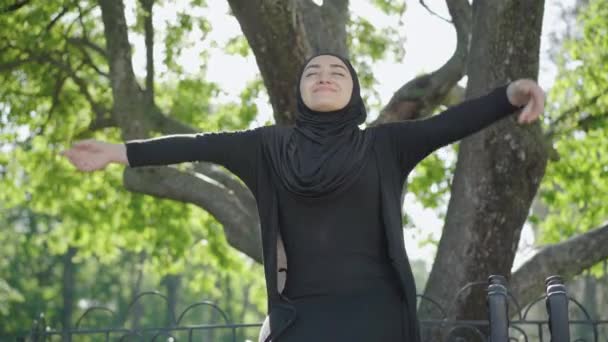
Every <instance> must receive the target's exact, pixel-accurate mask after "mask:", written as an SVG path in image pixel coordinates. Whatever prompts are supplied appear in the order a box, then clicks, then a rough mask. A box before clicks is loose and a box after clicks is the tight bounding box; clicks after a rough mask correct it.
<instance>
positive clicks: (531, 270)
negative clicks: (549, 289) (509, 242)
mask: <svg viewBox="0 0 608 342" xmlns="http://www.w3.org/2000/svg"><path fill="white" fill-rule="evenodd" d="M606 246H608V224H605V225H604V226H602V227H599V228H596V229H593V230H591V231H588V232H586V233H583V234H580V235H577V236H574V237H572V238H570V239H568V240H566V241H563V242H560V243H558V244H554V245H550V246H546V247H544V248H543V249H541V250H540V251H539V252H538V253H537V254H536V255H535V256H534V257H532V258H531V259H530V260H528V261H527V262H526V263H524V264H523V265H522V266H521V267H519V268H518V269H517V270H516V271H515V272H514V273H513V275H512V278H511V281H510V284H511V291H512V293H513V295H514V296H515V298H517V300H518V301H519V303H520V305H522V306H525V305H527V304H528V303H530V302H531V301H533V300H534V299H535V298H537V297H538V296H540V295H541V294H542V293H543V290H544V286H545V284H544V283H543V279H545V278H547V277H548V276H551V275H556V274H558V275H560V276H562V277H563V278H564V279H566V280H568V279H571V278H572V277H574V276H575V275H578V274H580V273H582V272H583V271H584V270H586V269H588V268H589V267H591V266H593V265H595V264H597V263H599V262H601V261H603V260H607V259H608V248H606Z"/></svg>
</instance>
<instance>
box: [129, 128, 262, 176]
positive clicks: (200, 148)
mask: <svg viewBox="0 0 608 342" xmlns="http://www.w3.org/2000/svg"><path fill="white" fill-rule="evenodd" d="M262 128H263V127H259V128H255V129H250V130H243V131H234V132H210V133H197V134H175V135H166V136H162V137H158V138H151V139H140V140H130V141H127V142H126V143H125V146H126V149H127V159H128V161H129V166H130V167H139V166H149V165H170V164H177V163H182V162H196V161H207V162H212V163H216V164H219V165H222V166H224V167H226V168H227V169H229V170H230V171H231V172H233V173H234V174H236V175H237V176H238V177H239V178H241V179H242V180H243V181H245V182H246V183H249V182H252V181H254V180H255V171H256V169H257V162H258V156H259V147H260V142H261V134H260V130H261V129H262Z"/></svg>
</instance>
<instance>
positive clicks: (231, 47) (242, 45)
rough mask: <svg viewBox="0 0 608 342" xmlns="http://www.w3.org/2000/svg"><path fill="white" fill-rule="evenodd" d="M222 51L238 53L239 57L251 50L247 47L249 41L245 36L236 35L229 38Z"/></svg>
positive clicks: (244, 55) (246, 54)
mask: <svg viewBox="0 0 608 342" xmlns="http://www.w3.org/2000/svg"><path fill="white" fill-rule="evenodd" d="M224 51H225V52H226V53H228V54H231V55H239V56H241V57H247V56H248V55H249V53H250V52H251V49H250V48H249V43H248V42H247V39H246V38H245V36H242V35H241V36H236V37H232V38H230V40H228V43H227V44H226V47H224Z"/></svg>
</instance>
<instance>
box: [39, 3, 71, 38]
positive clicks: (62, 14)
mask: <svg viewBox="0 0 608 342" xmlns="http://www.w3.org/2000/svg"><path fill="white" fill-rule="evenodd" d="M69 10H70V8H69V7H68V6H65V5H64V6H63V8H62V9H61V12H59V13H58V14H57V15H56V16H55V18H53V19H52V20H51V22H50V23H49V24H48V25H47V26H46V28H45V31H46V32H48V31H50V30H51V29H52V28H53V26H55V24H57V22H58V21H59V19H61V18H62V17H63V16H64V15H66V14H67V13H68V11H69Z"/></svg>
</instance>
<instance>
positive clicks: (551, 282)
mask: <svg viewBox="0 0 608 342" xmlns="http://www.w3.org/2000/svg"><path fill="white" fill-rule="evenodd" d="M545 286H546V293H547V299H546V304H547V314H548V315H549V332H550V333H551V342H570V321H569V319H568V294H567V293H566V286H565V285H564V281H563V280H562V278H561V277H560V276H557V275H555V276H551V277H549V278H547V279H546V280H545Z"/></svg>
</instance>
